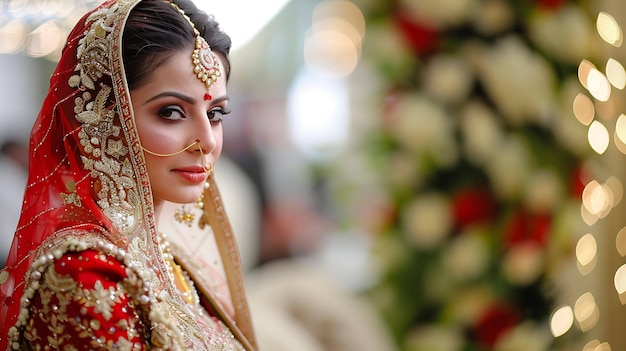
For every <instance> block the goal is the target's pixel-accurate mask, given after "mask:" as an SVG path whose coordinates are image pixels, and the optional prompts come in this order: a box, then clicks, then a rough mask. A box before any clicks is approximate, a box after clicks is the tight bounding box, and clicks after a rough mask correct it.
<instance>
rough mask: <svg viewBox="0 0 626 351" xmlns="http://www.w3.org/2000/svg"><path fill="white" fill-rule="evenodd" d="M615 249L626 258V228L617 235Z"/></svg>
mask: <svg viewBox="0 0 626 351" xmlns="http://www.w3.org/2000/svg"><path fill="white" fill-rule="evenodd" d="M615 248H616V249H617V252H618V253H619V254H620V255H622V257H626V227H624V228H622V229H620V231H619V233H617V236H616V237H615Z"/></svg>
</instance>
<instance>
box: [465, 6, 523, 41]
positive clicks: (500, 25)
mask: <svg viewBox="0 0 626 351" xmlns="http://www.w3.org/2000/svg"><path fill="white" fill-rule="evenodd" d="M473 22H474V27H475V28H476V30H477V31H478V32H480V33H482V34H486V35H493V34H497V33H502V32H504V31H506V30H509V29H510V28H511V27H512V26H513V24H514V23H515V14H514V12H513V9H512V8H511V5H510V4H509V3H508V2H507V1H503V0H488V1H481V2H480V4H479V5H478V6H477V7H476V8H475V10H474V14H473Z"/></svg>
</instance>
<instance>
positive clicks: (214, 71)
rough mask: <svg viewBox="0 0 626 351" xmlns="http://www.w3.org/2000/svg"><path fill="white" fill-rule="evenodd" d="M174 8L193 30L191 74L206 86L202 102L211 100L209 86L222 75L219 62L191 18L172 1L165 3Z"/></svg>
mask: <svg viewBox="0 0 626 351" xmlns="http://www.w3.org/2000/svg"><path fill="white" fill-rule="evenodd" d="M167 2H169V3H170V5H172V7H174V8H175V9H176V10H178V12H179V13H180V14H181V15H182V16H183V17H184V18H185V19H186V20H187V22H189V24H190V25H191V28H192V29H193V33H194V35H195V37H196V47H195V49H194V50H193V53H192V54H191V62H192V63H193V72H194V74H195V75H196V77H197V78H198V80H200V81H201V82H202V83H204V85H205V86H206V90H207V92H206V93H205V94H204V100H207V101H208V100H212V99H213V97H212V96H211V94H210V93H209V89H210V88H211V85H213V83H215V82H216V81H217V79H218V78H219V77H220V76H221V75H222V73H221V72H220V62H219V60H218V58H217V55H215V53H214V52H213V50H211V47H210V46H209V44H208V43H207V42H206V40H204V38H203V37H202V35H200V32H199V31H198V30H197V29H196V26H195V25H194V24H193V22H192V21H191V18H189V16H187V15H186V14H185V11H183V10H182V9H181V8H180V7H178V5H176V4H175V3H174V2H173V1H171V0H169V1H167Z"/></svg>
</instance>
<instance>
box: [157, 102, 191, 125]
mask: <svg viewBox="0 0 626 351" xmlns="http://www.w3.org/2000/svg"><path fill="white" fill-rule="evenodd" d="M159 116H161V117H163V118H164V119H167V120H170V121H178V120H181V119H184V118H186V116H185V111H183V109H182V108H181V107H180V106H178V105H169V106H165V107H163V108H162V109H160V110H159Z"/></svg>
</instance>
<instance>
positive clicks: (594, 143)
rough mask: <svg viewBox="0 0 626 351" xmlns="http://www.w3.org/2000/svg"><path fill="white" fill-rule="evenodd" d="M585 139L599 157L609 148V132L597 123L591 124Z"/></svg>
mask: <svg viewBox="0 0 626 351" xmlns="http://www.w3.org/2000/svg"><path fill="white" fill-rule="evenodd" d="M587 138H588V140H589V145H590V146H591V148H592V149H593V151H595V152H596V153H598V154H600V155H602V154H603V153H604V152H605V151H606V149H607V148H608V147H609V141H610V138H609V131H608V130H607V129H606V127H605V126H604V125H603V124H602V123H600V122H598V121H593V122H591V125H590V126H589V132H588V134H587Z"/></svg>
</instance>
